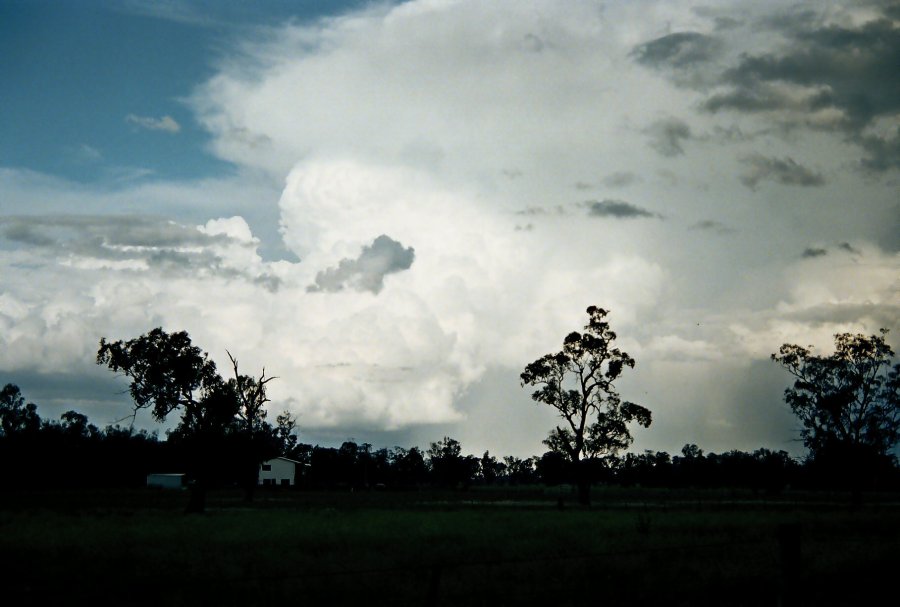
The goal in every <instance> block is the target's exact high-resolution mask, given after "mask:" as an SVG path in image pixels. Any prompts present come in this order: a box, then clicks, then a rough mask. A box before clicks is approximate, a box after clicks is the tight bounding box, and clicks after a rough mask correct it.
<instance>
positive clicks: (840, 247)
mask: <svg viewBox="0 0 900 607" xmlns="http://www.w3.org/2000/svg"><path fill="white" fill-rule="evenodd" d="M831 250H835V251H837V252H838V253H849V254H851V255H862V251H860V250H859V249H857V248H856V247H854V246H853V245H852V244H850V243H849V242H840V243H838V244H836V245H834V246H833V247H830V248H826V247H807V248H805V249H804V250H803V255H802V256H803V258H804V259H813V258H816V257H824V256H825V255H828V254H829V253H830V252H831Z"/></svg>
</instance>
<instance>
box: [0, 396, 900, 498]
mask: <svg viewBox="0 0 900 607" xmlns="http://www.w3.org/2000/svg"><path fill="white" fill-rule="evenodd" d="M284 421H285V420H283V419H282V424H281V425H277V426H275V427H272V428H271V431H270V433H269V442H268V448H267V452H266V455H267V456H268V457H275V456H284V457H288V458H290V459H293V460H295V461H298V462H301V463H302V464H304V466H302V468H303V470H304V473H303V474H302V477H301V479H300V482H299V485H298V488H300V489H301V490H302V489H317V490H343V491H349V490H357V491H359V490H412V489H422V488H432V487H433V488H444V489H454V490H465V489H467V488H469V487H472V486H482V485H490V486H514V485H546V486H559V485H571V486H573V487H574V486H577V483H578V481H579V475H581V474H587V475H588V479H589V481H590V482H591V483H592V484H607V485H622V486H643V487H659V488H744V489H749V490H753V491H755V492H759V493H761V494H777V493H779V492H781V491H782V490H784V489H785V488H787V487H794V488H808V489H842V488H849V487H844V486H842V485H841V483H842V482H843V483H847V482H849V481H846V479H845V480H844V481H842V480H841V478H840V477H835V476H834V474H833V468H832V467H831V466H830V465H827V466H826V465H824V464H822V463H821V462H819V461H817V460H816V459H814V458H806V459H805V460H802V461H798V460H796V459H794V458H792V457H791V456H790V455H789V454H788V453H787V452H785V451H771V450H769V449H757V450H756V451H753V452H750V453H748V452H744V451H737V450H732V451H727V452H725V453H721V454H716V453H704V452H703V450H702V449H700V448H699V447H697V445H693V444H688V445H685V446H684V448H683V449H682V450H681V453H680V454H678V455H674V456H672V455H670V454H668V453H666V452H664V451H645V452H643V453H625V454H623V455H618V456H608V457H606V458H603V459H593V460H587V461H588V463H587V464H584V463H580V464H578V466H581V467H582V468H581V469H580V470H576V469H575V465H574V464H573V463H572V462H571V460H569V459H568V458H567V457H565V455H563V454H561V453H559V452H558V451H553V450H550V451H547V452H546V453H544V454H543V455H541V456H534V457H527V458H520V457H515V456H505V457H497V456H494V455H492V454H491V453H490V452H487V451H486V452H484V453H483V454H482V455H481V456H476V455H472V454H464V453H463V449H462V445H461V444H460V442H459V441H457V440H455V439H453V438H450V437H444V438H442V439H441V440H438V441H436V442H433V443H431V444H430V445H429V446H428V448H427V449H424V450H423V449H420V448H419V447H410V448H405V447H399V446H398V447H393V448H380V449H376V448H373V446H372V445H370V444H368V443H356V442H354V441H346V442H344V443H343V444H342V445H341V446H340V447H324V446H320V445H310V444H306V443H302V442H300V441H298V436H297V433H296V430H295V429H294V428H293V426H292V425H290V424H285V423H284ZM254 449H255V447H254ZM216 454H217V458H216V460H215V461H214V462H213V463H212V464H209V463H207V464H206V466H207V472H208V473H209V485H210V486H214V487H215V486H219V487H222V486H234V487H243V486H244V483H245V482H246V461H247V459H248V458H251V459H252V458H254V457H257V454H256V452H255V451H254V452H250V450H249V447H248V445H247V442H246V437H245V436H244V435H242V434H241V433H240V432H238V431H235V432H231V433H227V434H226V435H224V436H223V438H222V439H221V443H220V444H219V445H218V448H217V449H216ZM253 461H255V460H253ZM194 462H195V453H194V451H193V445H190V444H186V443H185V441H184V440H183V437H182V436H181V435H180V434H179V433H177V432H169V433H168V435H167V436H166V437H163V438H160V437H159V436H158V435H157V433H156V432H147V431H145V430H134V429H132V428H130V427H127V426H121V425H108V426H106V427H104V428H99V427H97V426H96V425H94V424H92V423H90V421H89V420H88V418H87V417H86V416H85V415H83V414H82V413H78V412H76V411H67V412H65V413H63V414H62V415H61V416H60V419H59V420H45V419H42V418H41V417H40V416H39V414H38V410H37V406H36V405H34V404H33V403H28V402H26V401H25V399H24V398H23V396H22V394H21V391H20V390H19V388H18V387H17V386H15V385H13V384H7V385H6V386H4V387H3V389H2V390H0V486H2V488H100V487H110V488H112V487H141V486H144V485H145V484H146V476H147V474H149V473H152V472H186V473H188V474H189V475H192V474H195V471H193V470H192V466H193V465H194ZM585 470H586V471H587V472H585ZM857 472H860V471H857ZM861 475H862V476H863V477H865V478H866V479H867V481H866V487H867V488H868V489H883V490H897V489H900V468H898V467H897V462H896V460H895V459H894V458H891V457H885V458H883V459H882V460H880V462H870V467H869V468H867V469H866V470H863V471H861Z"/></svg>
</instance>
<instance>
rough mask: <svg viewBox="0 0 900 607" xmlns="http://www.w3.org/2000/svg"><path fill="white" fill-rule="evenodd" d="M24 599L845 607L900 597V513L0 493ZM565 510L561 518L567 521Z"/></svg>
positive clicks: (690, 499) (319, 496) (533, 492)
mask: <svg viewBox="0 0 900 607" xmlns="http://www.w3.org/2000/svg"><path fill="white" fill-rule="evenodd" d="M0 497H2V502H0V504H2V505H0V555H2V556H0V558H2V563H0V565H2V571H3V577H4V578H5V581H4V584H3V585H4V589H5V591H6V592H5V594H6V596H7V597H10V598H12V599H13V600H14V601H13V602H12V603H8V604H37V603H47V602H58V601H76V602H78V603H84V602H94V603H96V604H113V603H115V604H117V605H160V604H165V605H275V604H292V603H295V602H299V601H304V602H305V601H307V600H314V601H317V602H318V603H320V604H327V605H332V604H351V603H356V604H359V603H364V604H378V605H388V604H392V605H419V604H444V605H518V604H547V605H550V604H552V605H576V604H578V605H580V604H585V603H586V602H590V603H593V604H603V605H636V604H638V605H642V604H667V605H776V604H779V602H780V603H781V604H784V605H790V604H795V605H802V604H809V605H823V604H825V605H832V604H845V605H856V604H867V603H869V602H870V601H871V600H874V597H875V596H876V595H877V593H878V592H879V591H880V590H882V589H888V590H890V588H892V587H893V585H894V583H895V580H894V578H893V577H892V576H893V571H894V570H895V567H894V565H893V563H895V562H896V554H897V549H898V547H900V504H898V503H897V501H896V500H892V498H891V497H890V496H887V497H884V496H882V497H875V496H873V497H871V498H870V499H869V500H868V501H867V503H866V504H865V505H863V506H862V507H860V508H856V509H851V508H850V507H849V502H848V501H847V499H846V496H842V495H811V494H797V495H792V494H790V493H788V494H785V495H784V496H781V497H778V498H774V499H773V498H761V497H759V498H757V497H754V496H752V495H749V494H741V493H733V492H698V491H683V492H672V491H655V490H642V489H632V490H624V489H612V488H610V489H599V490H597V491H595V493H594V505H593V507H591V508H589V509H585V508H580V507H576V506H574V500H573V499H570V498H571V497H572V496H571V495H570V494H568V493H565V492H561V491H559V490H555V489H548V490H545V489H543V488H522V489H508V490H505V489H497V490H492V489H481V488H473V489H470V490H469V491H460V492H439V491H409V492H356V493H349V492H346V493H344V492H341V493H338V492H328V493H326V492H321V493H319V492H302V491H273V492H260V493H259V494H258V495H257V498H256V500H255V501H254V502H253V503H252V504H247V503H245V502H244V501H243V499H242V495H241V494H240V493H239V492H236V491H227V490H225V491H218V492H212V493H211V494H210V496H209V497H210V499H209V509H208V512H207V513H206V514H203V515H185V514H183V512H182V511H183V508H184V505H185V503H186V500H187V495H186V494H185V493H183V492H178V491H174V492H166V491H148V490H144V491H139V490H135V491H108V492H54V491H46V492H30V493H4V494H0ZM559 498H563V501H564V503H563V504H562V507H560V503H559Z"/></svg>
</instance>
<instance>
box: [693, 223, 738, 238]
mask: <svg viewBox="0 0 900 607" xmlns="http://www.w3.org/2000/svg"><path fill="white" fill-rule="evenodd" d="M690 229H692V230H704V231H707V232H715V233H716V234H723V235H724V234H734V233H735V232H736V231H737V230H735V229H734V228H730V227H728V226H727V225H725V224H724V223H722V222H720V221H714V220H712V219H705V220H703V221H698V222H697V223H695V224H694V225H692V226H691V228H690Z"/></svg>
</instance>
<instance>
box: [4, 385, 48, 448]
mask: <svg viewBox="0 0 900 607" xmlns="http://www.w3.org/2000/svg"><path fill="white" fill-rule="evenodd" d="M40 427H41V418H40V416H38V414H37V405H35V404H34V403H26V402H25V397H23V396H22V392H21V390H19V386H17V385H15V384H6V385H5V386H3V389H2V390H0V435H2V436H17V435H23V434H34V433H35V432H37V431H38V430H39V429H40Z"/></svg>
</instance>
